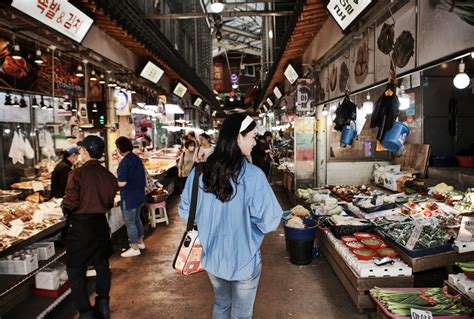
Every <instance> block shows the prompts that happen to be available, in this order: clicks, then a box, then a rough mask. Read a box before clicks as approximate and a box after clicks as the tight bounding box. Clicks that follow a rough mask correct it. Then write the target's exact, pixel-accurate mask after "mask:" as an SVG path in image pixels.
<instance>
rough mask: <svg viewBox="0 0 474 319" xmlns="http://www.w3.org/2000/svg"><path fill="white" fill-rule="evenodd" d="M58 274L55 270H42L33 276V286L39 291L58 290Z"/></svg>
mask: <svg viewBox="0 0 474 319" xmlns="http://www.w3.org/2000/svg"><path fill="white" fill-rule="evenodd" d="M59 283H60V274H59V271H58V270H57V269H53V268H44V269H43V270H41V271H40V272H39V273H37V274H36V276H35V285H36V288H39V289H47V290H56V289H58V288H59Z"/></svg>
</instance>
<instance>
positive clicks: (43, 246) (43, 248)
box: [29, 242, 56, 260]
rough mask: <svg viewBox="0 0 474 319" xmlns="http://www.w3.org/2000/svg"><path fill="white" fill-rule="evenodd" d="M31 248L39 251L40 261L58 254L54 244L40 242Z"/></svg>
mask: <svg viewBox="0 0 474 319" xmlns="http://www.w3.org/2000/svg"><path fill="white" fill-rule="evenodd" d="M29 248H31V249H37V250H38V260H48V259H49V258H51V257H53V256H54V254H55V253H56V251H55V249H54V243H53V242H38V243H34V244H33V245H31V246H30V247H29Z"/></svg>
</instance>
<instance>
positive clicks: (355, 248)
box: [341, 232, 397, 260]
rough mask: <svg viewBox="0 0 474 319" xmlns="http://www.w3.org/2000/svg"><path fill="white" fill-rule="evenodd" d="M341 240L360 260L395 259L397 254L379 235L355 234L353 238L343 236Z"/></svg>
mask: <svg viewBox="0 0 474 319" xmlns="http://www.w3.org/2000/svg"><path fill="white" fill-rule="evenodd" d="M341 240H342V241H343V242H344V244H345V245H346V246H347V248H349V250H351V251H352V253H353V254H354V255H355V256H356V257H357V259H360V260H372V258H374V257H376V256H379V257H382V258H383V257H389V258H395V257H396V256H397V252H396V251H395V250H393V249H392V248H390V247H388V246H387V244H386V243H385V242H384V241H383V240H381V239H380V238H379V237H378V236H377V235H374V234H371V233H365V232H358V233H354V235H353V236H342V237H341Z"/></svg>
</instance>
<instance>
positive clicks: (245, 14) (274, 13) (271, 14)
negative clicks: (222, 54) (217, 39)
mask: <svg viewBox="0 0 474 319" xmlns="http://www.w3.org/2000/svg"><path fill="white" fill-rule="evenodd" d="M291 13H292V12H291V11H263V10H262V11H258V10H257V11H254V10H252V11H226V12H221V13H219V15H220V16H222V17H223V18H232V17H250V16H262V17H268V16H269V17H281V16H287V15H291ZM211 16H212V14H209V13H205V12H197V13H192V12H191V13H165V14H148V15H142V16H140V17H141V18H142V19H147V20H166V19H173V20H175V19H177V20H182V19H199V18H208V17H211Z"/></svg>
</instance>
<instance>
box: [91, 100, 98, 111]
mask: <svg viewBox="0 0 474 319" xmlns="http://www.w3.org/2000/svg"><path fill="white" fill-rule="evenodd" d="M92 112H94V113H97V112H98V109H97V103H95V102H94V104H92Z"/></svg>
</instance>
